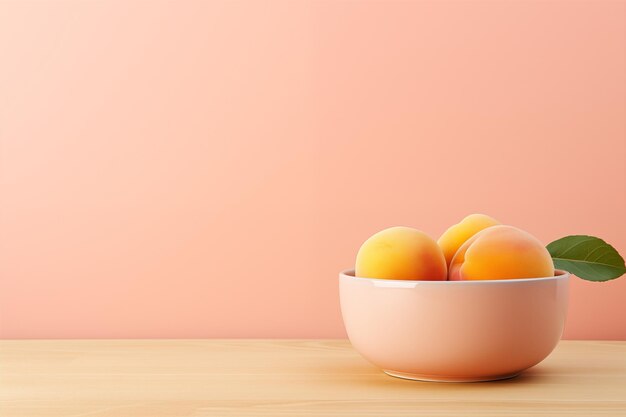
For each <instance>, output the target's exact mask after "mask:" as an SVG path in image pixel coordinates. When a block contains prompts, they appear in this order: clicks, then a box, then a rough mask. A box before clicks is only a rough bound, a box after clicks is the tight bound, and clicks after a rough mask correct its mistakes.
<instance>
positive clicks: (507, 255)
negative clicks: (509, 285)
mask: <svg viewBox="0 0 626 417" xmlns="http://www.w3.org/2000/svg"><path fill="white" fill-rule="evenodd" d="M553 275H554V264H553V263H552V258H551V257H550V253H549V252H548V250H547V249H546V248H545V247H544V246H543V245H542V244H541V242H540V241H539V240H537V238H535V237H534V236H532V235H531V234H530V233H527V232H525V231H523V230H520V229H518V228H515V227H513V226H491V227H488V228H486V229H484V230H483V231H481V232H478V233H477V234H475V235H474V236H473V237H472V238H470V239H469V240H468V241H466V242H465V243H464V244H463V245H462V246H461V247H460V248H459V250H458V251H457V252H456V254H455V255H454V257H453V258H452V262H451V263H450V268H449V273H448V279H449V280H451V281H459V280H487V279H515V278H541V277H551V276H553Z"/></svg>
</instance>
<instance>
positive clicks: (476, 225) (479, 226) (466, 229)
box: [437, 214, 500, 267]
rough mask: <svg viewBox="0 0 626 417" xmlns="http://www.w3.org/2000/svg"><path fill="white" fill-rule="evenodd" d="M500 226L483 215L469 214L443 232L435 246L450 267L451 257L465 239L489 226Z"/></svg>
mask: <svg viewBox="0 0 626 417" xmlns="http://www.w3.org/2000/svg"><path fill="white" fill-rule="evenodd" d="M497 224H500V222H498V221H497V220H496V219H493V218H491V217H489V216H486V215H484V214H470V215H469V216H467V217H466V218H464V219H463V220H461V221H460V222H459V223H457V224H455V225H454V226H451V227H450V228H448V230H446V231H445V232H443V234H442V235H441V237H440V238H439V240H437V244H438V245H439V247H440V248H441V250H442V251H443V255H444V256H445V257H446V264H447V265H448V267H449V266H450V262H451V261H452V257H453V256H454V254H455V253H456V251H457V250H459V248H460V247H461V245H462V244H463V243H465V242H466V241H467V239H469V238H471V237H472V236H474V235H475V234H476V233H478V232H480V231H481V230H483V229H486V228H488V227H491V226H495V225H497Z"/></svg>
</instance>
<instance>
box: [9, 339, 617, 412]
mask: <svg viewBox="0 0 626 417" xmlns="http://www.w3.org/2000/svg"><path fill="white" fill-rule="evenodd" d="M322 415H324V416H326V415H328V416H395V415H398V416H409V415H411V416H413V415H427V416H458V415H470V416H473V415H475V416H499V415H506V416H585V417H589V416H626V342H601V341H562V342H561V343H560V344H559V346H558V347H557V348H556V350H555V351H554V352H553V353H552V355H550V357H548V358H547V359H546V360H545V361H544V362H542V363H541V364H539V365H537V366H535V367H534V368H531V369H529V370H528V371H526V372H524V373H523V374H522V375H520V376H519V377H517V378H514V379H510V380H506V381H499V382H483V383H465V384H461V383H433V382H416V381H406V380H401V379H396V378H392V377H389V376H387V375H385V374H383V373H382V372H381V371H379V370H378V369H376V368H375V367H373V366H372V365H370V364H369V363H368V362H366V361H365V360H364V359H363V358H361V357H360V356H359V355H358V354H357V353H356V352H355V351H354V349H352V347H351V346H350V344H349V343H348V342H347V341H345V340H31V341H17V340H5V341H0V416H2V417H39V416H41V417H44V416H45V417H53V416H54V417H57V416H63V417H70V416H71V417H82V416H89V417H105V416H106V417H118V416H124V417H126V416H132V417H174V416H176V417H184V416H194V417H201V416H225V417H226V416H252V417H254V416H322Z"/></svg>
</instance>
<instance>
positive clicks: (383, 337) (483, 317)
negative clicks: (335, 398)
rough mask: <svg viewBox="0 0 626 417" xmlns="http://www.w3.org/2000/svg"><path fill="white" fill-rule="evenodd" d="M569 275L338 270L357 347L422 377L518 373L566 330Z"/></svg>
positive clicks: (393, 370)
mask: <svg viewBox="0 0 626 417" xmlns="http://www.w3.org/2000/svg"><path fill="white" fill-rule="evenodd" d="M568 281H569V274H568V273H567V272H565V271H557V273H556V275H555V276H554V277H547V278H532V279H510V280H497V281H495V280H494V281H397V280H386V279H373V278H356V277H355V276H354V271H352V270H350V271H344V272H342V273H341V274H339V293H340V298H341V313H342V315H343V321H344V324H345V326H346V330H347V331H348V337H349V338H350V342H352V345H353V346H354V348H355V349H356V350H357V351H359V352H360V353H361V354H362V355H363V356H364V357H365V358H366V359H368V360H369V361H370V362H372V363H373V364H374V365H376V366H378V367H379V368H381V369H382V370H383V371H384V372H386V373H387V374H389V375H392V376H396V377H400V378H407V379H418V380H424V381H449V382H465V381H490V380H496V379H505V378H511V377H513V376H516V375H517V374H519V373H520V372H521V371H523V370H524V369H527V368H530V367H531V366H533V365H536V364H537V363H539V362H541V361H542V360H543V359H544V358H545V357H546V356H548V355H549V354H550V352H552V350H553V349H554V347H555V346H556V344H557V343H558V341H559V339H560V338H561V334H562V332H563V325H564V323H565V316H566V313H567V303H568V289H569V285H568Z"/></svg>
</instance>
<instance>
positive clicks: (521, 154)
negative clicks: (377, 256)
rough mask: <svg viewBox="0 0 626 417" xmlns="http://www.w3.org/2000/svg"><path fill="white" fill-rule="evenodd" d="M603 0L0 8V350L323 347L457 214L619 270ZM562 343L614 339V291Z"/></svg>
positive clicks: (617, 302) (623, 115)
mask: <svg viewBox="0 0 626 417" xmlns="http://www.w3.org/2000/svg"><path fill="white" fill-rule="evenodd" d="M625 16H626V3H625V2H623V1H622V2H620V1H605V2H602V1H596V2H591V1H583V2H575V1H555V2H535V1H526V2H524V1H510V2H509V1H507V2H497V1H493V2H479V1H474V2H472V1H461V2H448V1H443V2H442V1H433V2H427V1H415V2H398V3H394V2H356V1H355V2H331V1H327V2H326V1H318V2H314V1H297V0H294V1H289V0H286V1H271V2H266V1H258V2H257V1H249V2H237V1H226V0H225V1H196V2H194V1H184V2H163V1H133V2H126V1H90V2H83V1H50V2H21V1H15V2H12V1H8V2H7V1H3V2H2V3H0V138H1V152H2V159H1V183H0V187H1V188H0V199H1V201H0V211H1V220H0V222H1V223H0V240H1V245H2V247H1V251H0V337H4V338H30V337H342V336H344V335H345V333H344V330H343V325H342V322H341V317H340V313H339V308H338V294H337V276H336V275H337V272H338V271H339V270H341V269H343V268H346V267H350V266H351V265H352V263H353V259H354V255H355V254H356V251H357V249H358V247H359V245H360V243H361V242H362V241H363V240H364V239H366V238H367V237H368V236H369V235H370V234H372V233H373V232H375V231H377V230H379V229H381V228H384V227H387V226H391V225H397V224H400V225H409V226H414V227H417V228H420V229H422V230H424V231H425V232H427V233H430V234H431V235H432V236H434V237H437V236H438V235H439V234H440V233H441V232H442V231H443V230H444V229H445V228H446V227H447V226H449V225H450V224H451V223H455V222H457V221H458V220H459V219H460V218H462V217H463V216H464V215H466V214H469V213H471V212H485V213H488V214H490V215H492V216H494V217H496V218H498V219H500V220H501V221H503V222H507V223H510V224H514V225H517V226H519V227H522V228H524V229H527V230H528V231H530V232H531V233H533V234H535V235H536V236H537V237H539V238H540V239H542V240H543V241H544V242H546V243H547V242H549V241H550V240H552V239H555V238H558V237H561V236H563V235H566V234H573V233H589V234H594V235H598V236H601V237H603V238H605V239H606V240H608V241H609V242H612V243H613V244H614V245H615V246H616V247H617V248H618V250H620V251H621V252H622V253H626V223H625V221H624V213H626V191H625V190H626V168H625V163H624V161H625V157H626V52H625V51H626V20H625ZM571 286H572V296H571V311H570V315H569V318H568V323H567V329H566V335H565V336H566V337H568V338H608V339H626V307H625V304H624V300H626V278H622V279H621V280H617V281H613V282H609V283H603V284H595V283H587V282H583V281H581V280H578V279H575V280H574V281H573V282H572V284H571Z"/></svg>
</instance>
